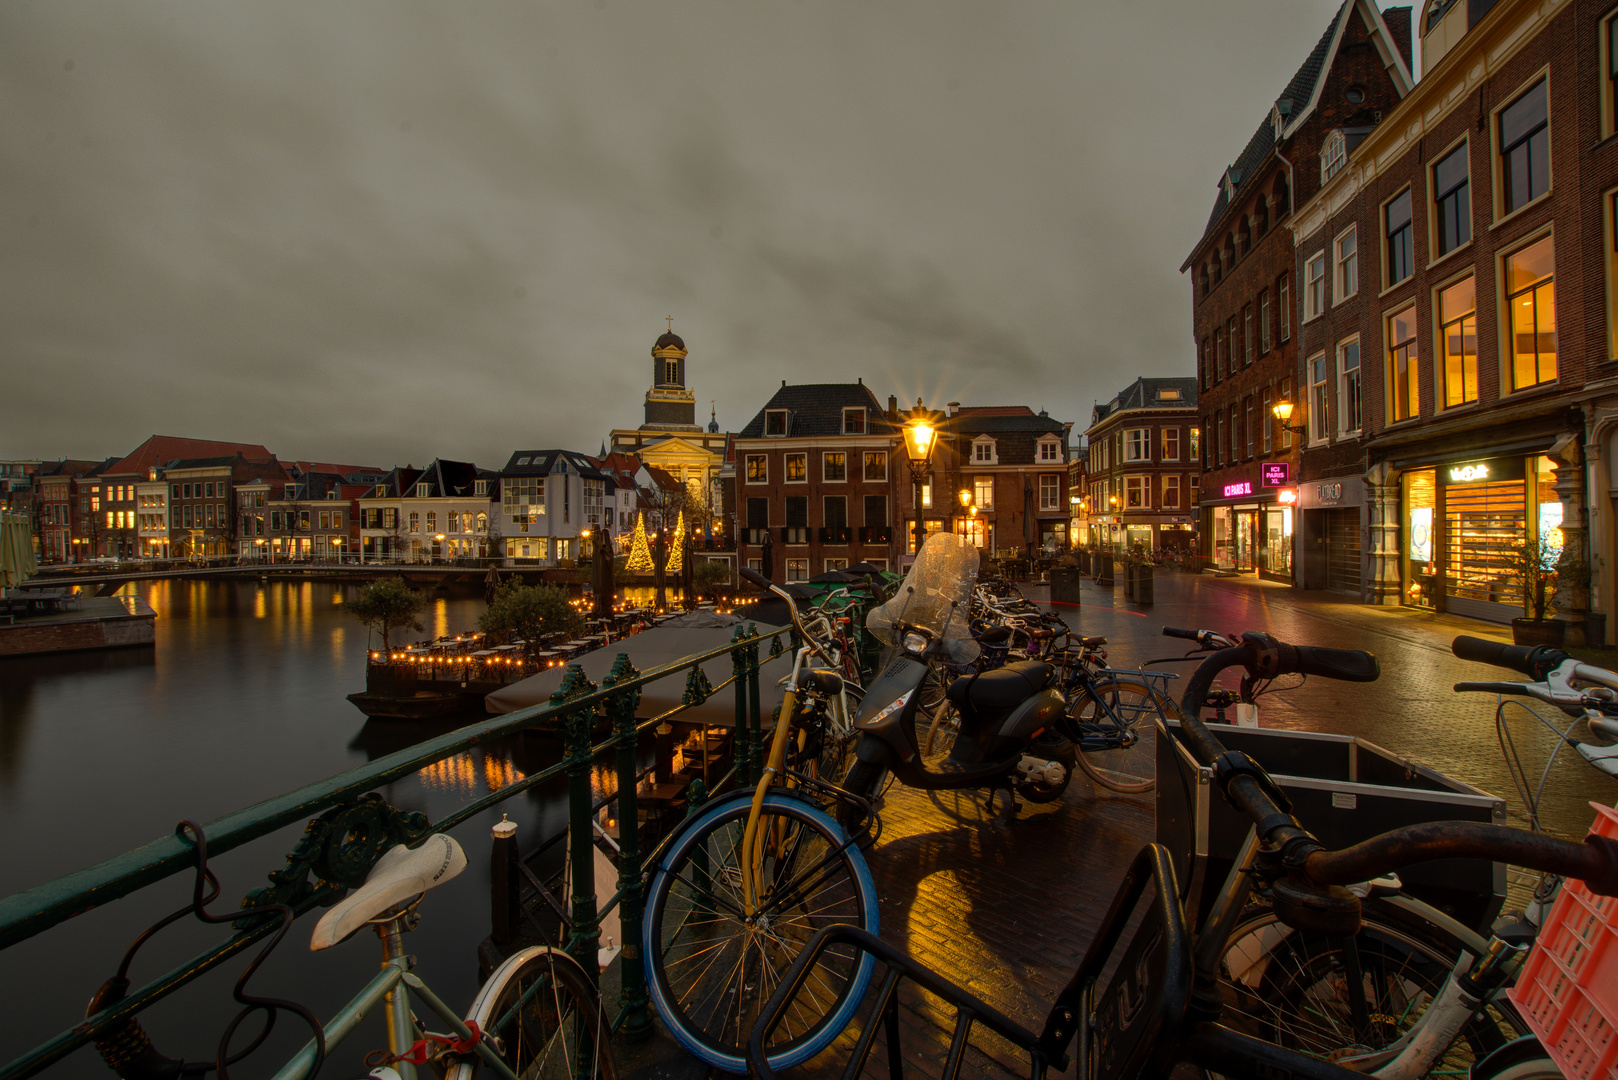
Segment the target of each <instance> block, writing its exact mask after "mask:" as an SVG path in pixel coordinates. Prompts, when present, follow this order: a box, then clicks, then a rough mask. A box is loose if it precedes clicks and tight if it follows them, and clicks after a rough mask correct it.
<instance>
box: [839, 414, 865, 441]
mask: <svg viewBox="0 0 1618 1080" xmlns="http://www.w3.org/2000/svg"><path fill="white" fill-rule="evenodd" d="M843 434H844V435H864V434H865V410H864V409H844V410H843Z"/></svg>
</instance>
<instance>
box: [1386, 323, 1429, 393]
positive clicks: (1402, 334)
mask: <svg viewBox="0 0 1618 1080" xmlns="http://www.w3.org/2000/svg"><path fill="white" fill-rule="evenodd" d="M1387 341H1388V363H1387V372H1386V377H1387V383H1388V419H1389V420H1390V421H1399V420H1409V419H1411V418H1412V417H1414V416H1416V415H1417V414H1418V413H1420V412H1421V394H1420V392H1419V390H1418V388H1417V385H1416V309H1415V307H1414V306H1411V307H1407V308H1405V309H1404V310H1403V311H1401V312H1398V313H1397V314H1394V315H1390V316H1388V329H1387Z"/></svg>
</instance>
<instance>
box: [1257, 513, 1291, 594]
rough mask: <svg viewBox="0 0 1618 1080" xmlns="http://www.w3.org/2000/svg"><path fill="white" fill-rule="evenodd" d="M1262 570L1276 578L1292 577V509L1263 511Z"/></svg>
mask: <svg viewBox="0 0 1618 1080" xmlns="http://www.w3.org/2000/svg"><path fill="white" fill-rule="evenodd" d="M1264 569H1265V570H1267V571H1269V572H1270V573H1271V574H1274V575H1276V576H1278V577H1288V578H1289V577H1291V576H1292V508H1291V507H1290V506H1283V507H1280V508H1278V509H1274V510H1270V509H1266V510H1265V511H1264Z"/></svg>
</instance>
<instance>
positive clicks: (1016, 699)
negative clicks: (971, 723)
mask: <svg viewBox="0 0 1618 1080" xmlns="http://www.w3.org/2000/svg"><path fill="white" fill-rule="evenodd" d="M1055 673H1056V669H1055V668H1053V667H1051V666H1050V665H1049V664H1047V663H1045V662H1044V661H1041V660H1019V661H1018V662H1017V663H1015V664H1007V665H1006V666H1005V667H998V668H993V669H991V670H989V671H980V672H978V673H977V674H976V675H965V676H962V677H961V678H959V679H956V680H955V681H954V682H952V683H950V684H949V689H948V690H946V691H944V693H945V696H946V697H948V698H949V699H950V700H951V701H953V702H955V703H956V704H961V703H963V702H968V701H969V702H971V703H972V704H973V705H980V706H982V707H984V708H987V709H996V708H1005V707H1007V706H1011V705H1016V704H1018V703H1020V702H1023V701H1026V700H1027V699H1028V698H1030V697H1032V696H1033V695H1034V694H1037V693H1039V692H1040V691H1041V690H1043V689H1045V687H1047V686H1049V685H1050V683H1051V676H1052V675H1054V674H1055Z"/></svg>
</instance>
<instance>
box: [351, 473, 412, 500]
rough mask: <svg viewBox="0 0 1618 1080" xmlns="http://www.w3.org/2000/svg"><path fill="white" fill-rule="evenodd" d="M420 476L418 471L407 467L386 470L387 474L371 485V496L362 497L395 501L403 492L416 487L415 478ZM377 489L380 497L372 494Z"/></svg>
mask: <svg viewBox="0 0 1618 1080" xmlns="http://www.w3.org/2000/svg"><path fill="white" fill-rule="evenodd" d="M420 475H421V470H420V469H416V468H412V467H411V466H409V465H395V466H394V467H393V468H391V469H389V470H388V474H387V475H386V476H385V477H383V478H382V479H381V480H380V481H378V482H377V483H375V484H373V485H371V490H372V492H373V494H371V495H369V496H362V497H363V498H371V499H397V498H399V497H400V495H402V494H403V493H404V492H406V491H409V490H410V489H411V488H413V487H415V486H416V478H417V477H418V476H420ZM377 488H381V489H382V493H381V494H380V495H378V494H374V492H375V491H376V489H377Z"/></svg>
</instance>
